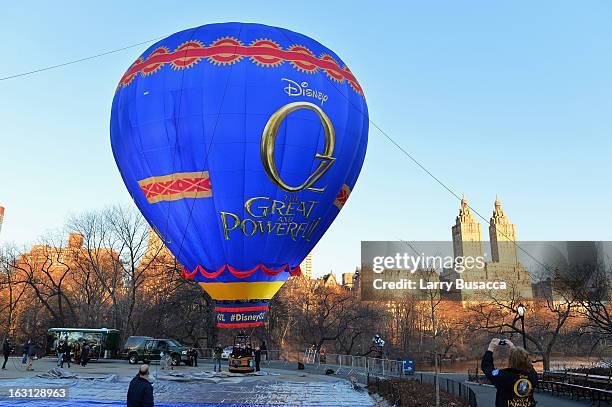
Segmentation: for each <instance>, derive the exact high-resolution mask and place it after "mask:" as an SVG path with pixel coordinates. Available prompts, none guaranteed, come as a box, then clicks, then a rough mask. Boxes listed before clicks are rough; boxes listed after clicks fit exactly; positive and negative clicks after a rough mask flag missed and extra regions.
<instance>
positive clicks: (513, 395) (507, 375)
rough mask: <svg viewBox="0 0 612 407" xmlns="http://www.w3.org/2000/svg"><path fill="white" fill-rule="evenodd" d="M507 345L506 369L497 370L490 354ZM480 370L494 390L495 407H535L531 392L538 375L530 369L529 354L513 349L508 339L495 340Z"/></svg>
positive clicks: (492, 341)
mask: <svg viewBox="0 0 612 407" xmlns="http://www.w3.org/2000/svg"><path fill="white" fill-rule="evenodd" d="M500 345H501V346H508V348H509V349H510V355H509V356H508V367H507V368H506V369H501V370H500V369H496V368H495V366H494V364H493V353H494V352H495V351H496V350H497V349H498V347H499V346H500ZM481 368H482V371H483V372H484V374H485V376H487V379H489V381H490V382H491V383H492V384H493V385H494V386H495V388H496V389H497V395H496V396H495V407H534V406H535V405H536V402H535V400H534V398H533V391H534V389H535V387H536V386H537V384H538V375H537V373H536V372H535V370H534V369H533V365H532V364H531V360H530V359H529V353H527V351H526V350H525V349H523V348H521V347H518V346H514V344H513V343H512V342H510V341H509V340H508V339H499V338H494V339H492V340H491V343H490V344H489V348H488V349H487V351H486V352H485V354H484V356H483V357H482V363H481Z"/></svg>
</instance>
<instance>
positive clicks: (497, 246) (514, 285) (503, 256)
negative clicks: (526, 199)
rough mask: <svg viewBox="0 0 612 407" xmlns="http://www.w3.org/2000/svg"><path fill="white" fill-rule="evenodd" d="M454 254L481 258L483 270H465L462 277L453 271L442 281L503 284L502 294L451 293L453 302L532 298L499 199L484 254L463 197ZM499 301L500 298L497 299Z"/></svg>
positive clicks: (513, 234)
mask: <svg viewBox="0 0 612 407" xmlns="http://www.w3.org/2000/svg"><path fill="white" fill-rule="evenodd" d="M452 236H453V254H454V257H455V258H458V257H463V258H467V257H473V258H484V259H488V260H489V261H486V262H484V267H475V266H474V267H467V268H466V269H465V270H464V271H463V272H462V273H457V272H456V271H455V270H446V271H445V272H443V273H442V276H441V280H447V281H451V280H455V279H456V278H461V279H462V280H463V281H465V282H466V284H467V283H471V282H475V283H478V282H496V281H497V282H502V281H503V282H504V283H505V285H506V287H507V288H506V289H505V290H501V291H500V292H497V293H496V292H493V290H489V291H487V290H470V289H465V290H454V291H453V292H451V293H450V295H451V296H453V297H454V299H461V300H462V301H484V300H490V299H492V297H496V299H502V297H505V298H503V299H505V300H507V299H510V298H509V297H510V296H511V298H512V299H517V298H522V299H531V298H532V297H533V290H532V281H531V276H530V274H529V272H528V271H527V269H525V267H524V266H523V265H521V264H520V262H519V258H518V256H517V247H518V246H517V244H516V226H515V225H514V224H513V223H511V222H510V219H509V218H508V217H507V216H506V214H505V213H504V210H503V209H502V205H501V202H500V200H499V198H496V199H495V208H494V210H493V215H492V216H491V219H490V220H489V245H490V251H489V252H488V253H487V252H486V248H485V244H486V242H485V241H483V239H482V231H481V226H480V223H479V222H478V220H477V219H476V217H475V216H474V214H473V213H472V211H471V209H470V207H469V205H468V202H467V199H465V197H462V199H461V208H460V209H459V215H458V216H457V217H456V219H455V224H454V225H453V227H452ZM497 297H499V298H497Z"/></svg>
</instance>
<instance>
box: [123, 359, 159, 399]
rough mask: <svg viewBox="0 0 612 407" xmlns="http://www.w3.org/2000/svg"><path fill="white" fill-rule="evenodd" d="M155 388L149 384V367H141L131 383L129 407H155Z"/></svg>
mask: <svg viewBox="0 0 612 407" xmlns="http://www.w3.org/2000/svg"><path fill="white" fill-rule="evenodd" d="M153 406H154V399H153V386H152V385H151V382H149V365H141V366H140V369H138V374H137V375H136V377H134V378H133V379H132V381H131V382H130V387H129V388H128V392H127V407H153Z"/></svg>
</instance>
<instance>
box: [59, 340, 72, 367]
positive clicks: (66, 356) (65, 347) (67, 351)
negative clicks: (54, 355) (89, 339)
mask: <svg viewBox="0 0 612 407" xmlns="http://www.w3.org/2000/svg"><path fill="white" fill-rule="evenodd" d="M71 353H72V347H71V346H70V344H69V343H68V339H66V342H64V343H63V344H62V361H61V363H60V367H61V368H62V369H63V368H64V363H68V368H70V359H72V355H71Z"/></svg>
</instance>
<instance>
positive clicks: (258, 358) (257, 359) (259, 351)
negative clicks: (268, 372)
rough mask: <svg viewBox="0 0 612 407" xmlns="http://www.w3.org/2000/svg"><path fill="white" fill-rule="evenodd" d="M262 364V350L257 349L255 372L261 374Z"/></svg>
mask: <svg viewBox="0 0 612 407" xmlns="http://www.w3.org/2000/svg"><path fill="white" fill-rule="evenodd" d="M260 362H261V348H260V347H259V346H258V347H256V348H255V371H256V372H259V363H260Z"/></svg>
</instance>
